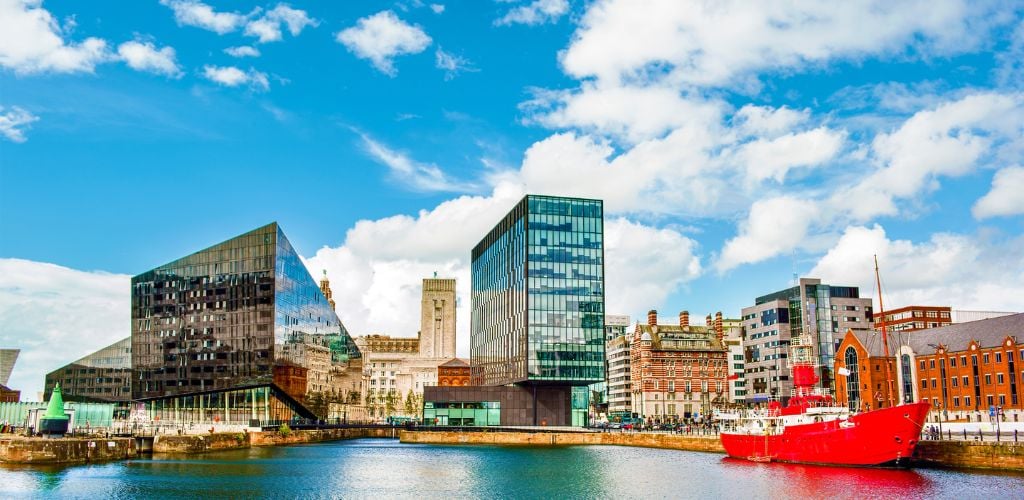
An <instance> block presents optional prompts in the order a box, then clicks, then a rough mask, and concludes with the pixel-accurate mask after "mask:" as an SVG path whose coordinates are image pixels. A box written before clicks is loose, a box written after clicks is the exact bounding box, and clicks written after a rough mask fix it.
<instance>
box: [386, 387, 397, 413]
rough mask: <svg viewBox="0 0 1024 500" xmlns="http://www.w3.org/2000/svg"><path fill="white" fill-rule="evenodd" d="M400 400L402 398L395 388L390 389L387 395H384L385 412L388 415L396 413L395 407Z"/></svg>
mask: <svg viewBox="0 0 1024 500" xmlns="http://www.w3.org/2000/svg"><path fill="white" fill-rule="evenodd" d="M399 401H401V399H400V397H399V396H398V394H396V393H395V390H394V389H391V390H389V391H388V393H387V395H386V396H384V413H385V415H386V416H389V417H390V416H391V415H393V414H394V413H395V409H396V408H397V407H398V402H399Z"/></svg>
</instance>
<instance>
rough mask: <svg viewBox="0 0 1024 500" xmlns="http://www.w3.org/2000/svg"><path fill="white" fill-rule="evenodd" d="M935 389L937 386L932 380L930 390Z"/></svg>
mask: <svg viewBox="0 0 1024 500" xmlns="http://www.w3.org/2000/svg"><path fill="white" fill-rule="evenodd" d="M936 387H938V385H937V384H936V383H935V379H932V389H934V388H936Z"/></svg>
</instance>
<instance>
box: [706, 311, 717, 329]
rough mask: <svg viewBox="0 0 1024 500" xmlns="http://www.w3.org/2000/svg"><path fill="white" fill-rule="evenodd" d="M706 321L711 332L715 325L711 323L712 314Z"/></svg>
mask: <svg viewBox="0 0 1024 500" xmlns="http://www.w3.org/2000/svg"><path fill="white" fill-rule="evenodd" d="M704 320H705V321H707V325H708V330H710V329H711V328H713V327H714V325H715V324H714V323H713V322H712V321H711V315H710V314H709V315H708V316H707V317H706V318H704Z"/></svg>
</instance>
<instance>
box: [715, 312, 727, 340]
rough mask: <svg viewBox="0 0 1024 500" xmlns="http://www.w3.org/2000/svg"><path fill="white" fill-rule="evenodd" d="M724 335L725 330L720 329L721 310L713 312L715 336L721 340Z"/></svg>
mask: <svg viewBox="0 0 1024 500" xmlns="http://www.w3.org/2000/svg"><path fill="white" fill-rule="evenodd" d="M724 335H725V332H724V331H723V329H722V311H718V312H716V313H715V337H718V341H719V342H721V341H722V337H723V336H724Z"/></svg>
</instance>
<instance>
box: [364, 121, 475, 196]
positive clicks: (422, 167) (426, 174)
mask: <svg viewBox="0 0 1024 500" xmlns="http://www.w3.org/2000/svg"><path fill="white" fill-rule="evenodd" d="M359 135H360V137H361V138H362V140H363V147H364V148H365V149H366V152H367V153H368V154H369V155H370V156H371V157H373V159H374V160H376V161H378V162H380V163H382V164H383V165H385V166H387V167H388V169H389V170H390V171H391V174H392V177H393V178H394V179H395V180H396V181H398V182H401V183H403V184H405V185H407V186H409V187H411V188H412V189H415V190H417V191H448V192H452V191H455V192H460V191H469V190H471V189H472V186H470V185H469V184H465V183H460V182H456V181H453V180H451V179H449V178H448V176H447V175H445V173H444V172H443V171H442V170H441V168H440V167H438V166H437V165H433V164H425V163H420V162H418V161H415V160H413V159H412V158H409V156H408V155H406V154H404V153H400V152H398V151H395V150H393V149H391V148H388V147H387V146H385V145H384V144H381V143H380V142H378V141H375V140H373V138H371V137H370V136H368V135H366V134H363V133H360V134H359Z"/></svg>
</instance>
